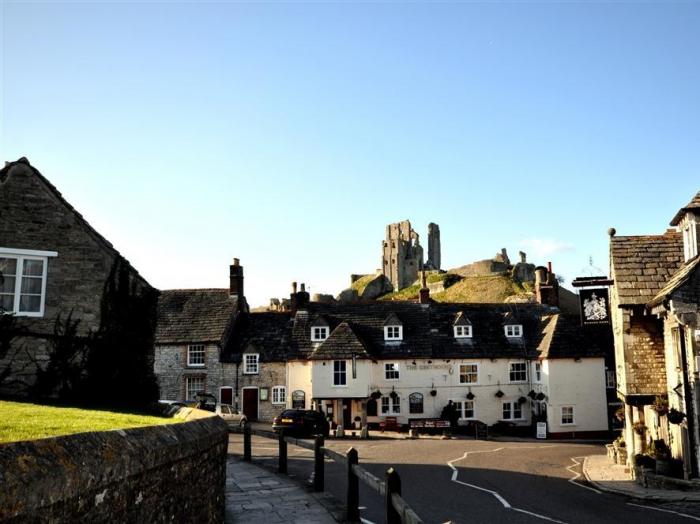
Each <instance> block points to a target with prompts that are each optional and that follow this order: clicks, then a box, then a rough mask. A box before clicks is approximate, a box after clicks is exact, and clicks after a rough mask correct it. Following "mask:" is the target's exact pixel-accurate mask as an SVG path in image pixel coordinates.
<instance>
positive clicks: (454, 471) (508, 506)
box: [447, 444, 566, 524]
mask: <svg viewBox="0 0 700 524" xmlns="http://www.w3.org/2000/svg"><path fill="white" fill-rule="evenodd" d="M556 446H557V444H554V445H552V446H511V447H510V448H506V447H500V448H496V449H487V450H483V451H465V452H464V455H462V456H461V457H459V458H456V459H452V460H449V461H447V465H448V466H449V467H450V469H451V470H452V478H451V479H450V480H451V481H452V482H455V483H457V484H461V485H463V486H467V487H469V488H472V489H476V490H479V491H483V492H485V493H488V494H490V495H492V496H493V497H494V498H495V499H496V500H498V502H500V503H501V505H502V506H503V507H504V508H506V509H510V510H513V511H518V512H520V513H525V514H526V515H530V516H532V517H536V518H538V519H542V520H547V521H549V522H557V523H558V524H566V523H565V522H564V521H562V520H557V519H553V518H552V517H548V516H546V515H540V514H539V513H533V512H532V511H528V510H526V509H522V508H516V507H514V506H513V505H511V503H510V502H508V501H507V500H506V499H505V498H504V497H503V496H502V495H501V494H500V493H498V492H497V491H493V490H491V489H487V488H482V487H481V486H477V485H475V484H469V483H468V482H463V481H461V480H458V479H457V477H458V476H459V470H458V469H457V468H456V467H455V466H454V465H453V464H454V463H455V462H459V461H461V460H465V459H466V458H467V457H468V456H469V455H476V454H477V453H496V452H497V451H503V450H504V449H524V448H529V449H539V448H553V447H556Z"/></svg>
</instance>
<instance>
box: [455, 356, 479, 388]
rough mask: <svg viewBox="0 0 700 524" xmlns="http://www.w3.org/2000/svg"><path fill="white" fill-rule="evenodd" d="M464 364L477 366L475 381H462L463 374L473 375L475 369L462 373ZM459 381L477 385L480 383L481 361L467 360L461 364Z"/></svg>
mask: <svg viewBox="0 0 700 524" xmlns="http://www.w3.org/2000/svg"><path fill="white" fill-rule="evenodd" d="M462 366H465V367H466V366H475V367H476V380H475V381H473V382H463V381H462V375H463V374H464V375H473V374H474V371H465V372H464V373H462ZM459 383H460V384H469V385H470V386H473V385H477V384H479V363H478V362H465V363H464V364H460V365H459Z"/></svg>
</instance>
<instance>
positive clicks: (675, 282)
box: [649, 256, 700, 306]
mask: <svg viewBox="0 0 700 524" xmlns="http://www.w3.org/2000/svg"><path fill="white" fill-rule="evenodd" d="M698 267H700V256H697V257H694V258H692V259H691V260H689V261H688V262H687V263H686V264H683V266H682V267H681V268H680V269H679V270H678V271H676V273H675V274H674V275H673V277H671V280H669V281H668V282H667V283H666V285H665V286H664V287H663V288H662V289H661V291H659V292H658V293H657V294H656V296H655V297H654V298H653V299H652V300H651V301H650V302H649V306H654V305H656V304H659V303H661V302H662V301H663V300H665V299H666V298H667V297H668V296H669V295H671V294H672V293H673V292H674V291H676V290H677V289H678V288H679V287H681V286H682V285H683V284H685V283H686V282H687V281H688V280H689V279H690V277H692V276H693V273H694V272H695V269H696V268H698Z"/></svg>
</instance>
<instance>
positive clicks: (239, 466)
mask: <svg viewBox="0 0 700 524" xmlns="http://www.w3.org/2000/svg"><path fill="white" fill-rule="evenodd" d="M226 476H227V478H226V517H225V522H226V523H228V524H233V523H238V522H240V523H243V522H245V523H246V524H281V523H297V522H299V523H302V522H303V523H305V524H336V523H337V522H339V520H336V518H335V517H334V514H333V512H332V511H331V510H330V509H329V508H333V507H334V506H337V504H336V503H335V501H332V500H330V499H331V497H330V496H329V495H327V494H323V493H313V492H310V491H308V490H307V489H306V488H305V487H304V486H301V485H299V484H298V483H296V482H295V481H293V480H292V479H290V478H289V477H287V476H286V475H280V474H277V473H273V472H272V471H270V470H268V469H266V468H263V467H261V466H259V465H256V464H254V463H251V462H244V461H243V460H241V459H240V458H237V457H232V456H229V459H228V463H227V466H226ZM336 514H337V512H336Z"/></svg>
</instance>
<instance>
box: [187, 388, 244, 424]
mask: <svg viewBox="0 0 700 524" xmlns="http://www.w3.org/2000/svg"><path fill="white" fill-rule="evenodd" d="M196 397H197V403H196V404H195V406H194V407H196V408H197V409H203V410H205V411H211V412H212V413H216V414H217V415H219V416H220V417H221V418H222V419H224V420H225V421H226V422H227V423H228V424H229V426H240V427H243V426H245V425H246V424H247V423H248V417H246V416H245V415H244V414H243V413H241V412H240V411H237V410H236V408H234V407H233V406H232V405H230V404H221V403H219V402H217V401H216V397H215V396H214V395H212V394H210V393H200V394H198V395H197V396H196Z"/></svg>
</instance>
